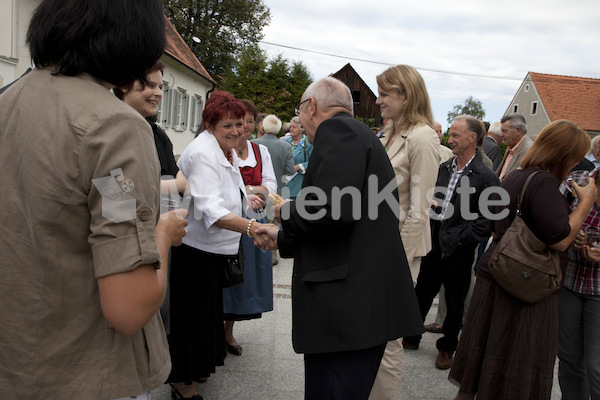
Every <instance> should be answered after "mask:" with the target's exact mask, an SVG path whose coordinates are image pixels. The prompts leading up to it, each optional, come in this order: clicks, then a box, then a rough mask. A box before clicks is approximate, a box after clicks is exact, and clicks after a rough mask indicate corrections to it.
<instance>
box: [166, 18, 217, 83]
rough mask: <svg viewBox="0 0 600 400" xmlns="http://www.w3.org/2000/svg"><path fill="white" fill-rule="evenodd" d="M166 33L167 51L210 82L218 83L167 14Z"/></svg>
mask: <svg viewBox="0 0 600 400" xmlns="http://www.w3.org/2000/svg"><path fill="white" fill-rule="evenodd" d="M165 34H166V36H167V46H166V47H165V53H167V54H168V55H170V56H171V57H173V58H174V59H176V60H177V61H179V62H181V63H182V64H184V65H185V66H186V67H188V68H190V69H191V70H192V71H194V72H196V73H197V74H198V75H201V76H203V77H204V78H206V79H208V81H209V82H211V83H213V84H216V82H215V81H214V80H213V78H212V77H211V76H210V74H209V73H208V72H207V71H206V69H205V68H204V66H203V65H202V63H201V62H200V60H198V57H196V56H195V55H194V53H193V52H192V50H191V49H190V48H189V46H188V45H187V44H186V43H185V41H184V40H183V38H182V37H181V35H180V34H179V32H177V29H175V27H174V26H173V24H172V23H171V21H169V19H168V18H167V17H166V16H165Z"/></svg>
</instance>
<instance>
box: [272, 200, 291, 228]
mask: <svg viewBox="0 0 600 400" xmlns="http://www.w3.org/2000/svg"><path fill="white" fill-rule="evenodd" d="M290 201H292V200H290V199H287V200H285V201H284V202H283V203H280V204H276V205H274V206H273V215H274V217H275V219H276V220H277V222H279V223H281V211H280V210H281V206H283V205H284V204H285V203H289V202H290Z"/></svg>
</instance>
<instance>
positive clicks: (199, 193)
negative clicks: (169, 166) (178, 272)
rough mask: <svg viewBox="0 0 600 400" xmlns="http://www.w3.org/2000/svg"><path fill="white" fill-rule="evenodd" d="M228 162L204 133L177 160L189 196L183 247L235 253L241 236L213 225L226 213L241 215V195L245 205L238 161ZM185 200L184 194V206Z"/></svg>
mask: <svg viewBox="0 0 600 400" xmlns="http://www.w3.org/2000/svg"><path fill="white" fill-rule="evenodd" d="M261 154H262V153H261ZM232 160H233V165H232V164H231V163H229V161H228V160H227V158H226V157H225V155H224V154H223V150H221V147H220V146H219V142H217V139H216V138H215V137H214V135H213V134H212V133H210V132H208V131H204V132H202V133H201V134H200V135H198V137H196V139H194V140H193V141H192V143H190V144H189V145H188V147H187V148H186V149H185V150H184V152H183V154H182V155H181V157H179V161H178V162H177V166H178V167H179V169H180V170H181V172H182V173H183V174H184V175H185V176H186V177H187V178H188V182H189V194H190V195H191V200H190V201H189V205H188V207H187V208H188V211H189V213H190V215H189V216H188V221H189V225H188V226H187V229H188V231H189V234H188V235H187V236H186V237H184V238H183V243H185V244H186V245H188V246H192V247H195V248H197V249H200V250H203V251H206V252H209V253H215V254H226V255H233V254H236V253H237V252H238V247H239V241H240V235H241V234H240V233H238V232H234V231H230V230H228V229H224V228H221V227H219V226H217V225H215V222H217V221H218V220H220V219H221V218H223V217H224V216H225V215H227V214H229V213H232V214H234V215H238V216H241V215H242V196H244V204H247V200H246V198H245V197H246V193H245V186H244V181H243V180H242V176H241V174H240V170H239V165H238V162H239V159H238V158H237V157H235V156H233V159H232ZM186 191H187V190H186ZM188 197H189V196H187V193H186V196H184V203H183V206H184V207H185V202H186V199H187V198H188Z"/></svg>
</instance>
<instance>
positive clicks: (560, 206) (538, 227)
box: [477, 168, 571, 274]
mask: <svg viewBox="0 0 600 400" xmlns="http://www.w3.org/2000/svg"><path fill="white" fill-rule="evenodd" d="M534 170H535V169H534V168H528V169H526V170H521V169H518V170H515V171H513V172H511V173H510V175H507V176H506V178H505V179H504V180H503V181H502V184H501V185H500V186H501V187H502V188H503V189H505V190H506V191H507V192H508V193H509V195H510V204H509V205H508V210H509V214H508V216H507V217H506V218H504V219H501V220H499V221H490V228H491V230H492V232H493V233H494V240H493V242H492V244H491V245H490V247H489V248H488V250H487V251H486V252H485V254H484V255H483V256H482V257H481V260H480V262H479V264H478V266H477V271H478V273H480V272H482V271H485V272H487V273H488V274H489V267H488V265H487V264H488V262H489V259H490V255H491V254H492V252H493V251H494V248H495V247H496V245H497V244H498V242H499V241H500V239H501V238H502V235H504V232H506V230H507V229H508V227H509V226H510V225H511V224H512V222H513V219H514V218H515V213H516V208H517V201H518V197H519V194H520V193H521V188H522V187H523V184H524V183H525V180H526V179H527V177H528V176H529V174H530V173H532V172H533V171H534ZM559 184H560V182H559V181H558V179H556V178H555V177H553V176H552V175H550V174H549V173H548V172H546V171H542V172H540V173H539V174H537V175H535V176H534V177H533V178H532V179H531V182H529V186H527V190H526V191H525V195H524V196H523V203H522V204H521V216H522V217H523V220H524V221H525V223H526V224H527V227H528V228H529V229H531V231H532V232H533V233H534V234H535V236H537V238H538V239H540V240H541V241H542V242H544V243H546V244H547V245H552V244H555V243H558V242H560V241H561V240H563V239H564V238H566V237H567V236H569V233H570V232H571V226H570V225H569V207H568V206H567V202H566V201H565V198H564V197H563V196H562V195H561V194H560V192H559V191H558V185H559ZM505 208H506V206H494V207H492V212H493V213H494V214H496V213H499V212H500V211H502V210H503V209H505ZM565 254H566V253H565ZM565 262H566V257H564V254H561V265H562V264H564V263H565ZM563 269H564V266H563Z"/></svg>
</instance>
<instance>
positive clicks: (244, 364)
mask: <svg viewBox="0 0 600 400" xmlns="http://www.w3.org/2000/svg"><path fill="white" fill-rule="evenodd" d="M291 275H292V260H280V262H279V265H277V266H274V267H273V282H274V297H275V298H274V310H273V311H272V312H269V313H265V314H263V317H262V318H261V319H257V320H252V321H243V322H239V323H236V324H235V329H234V334H235V337H236V339H237V340H238V342H239V343H240V344H241V345H242V347H243V355H242V356H240V357H237V356H233V355H229V354H228V356H227V358H226V359H225V365H224V366H222V367H217V372H216V373H215V374H214V375H212V376H211V377H210V378H209V379H208V381H207V382H206V383H203V384H199V385H198V391H199V393H200V395H202V396H203V397H204V399H205V400H302V399H304V365H303V358H302V356H301V355H298V354H296V353H294V350H293V349H292V340H291V329H292V322H291V291H290V284H291ZM436 312H437V300H436V302H435V303H434V305H433V307H432V309H431V311H430V313H429V315H428V317H427V322H426V323H429V322H431V321H433V320H434V318H435V313H436ZM438 337H439V335H438V334H432V333H425V334H424V335H423V340H422V341H421V346H420V348H419V350H418V351H410V350H406V351H405V357H404V365H403V389H402V395H401V397H400V399H398V400H442V399H443V400H448V399H453V398H454V396H455V395H456V392H457V389H456V387H455V386H454V385H452V384H451V383H450V382H449V381H448V371H441V370H438V369H437V368H435V366H434V362H435V358H436V356H437V350H436V349H435V341H436V340H437V338H438ZM152 394H153V397H152V400H169V399H170V398H171V391H170V388H169V386H167V385H162V386H161V387H159V388H157V389H156V390H154V391H153V392H152ZM559 399H560V390H559V388H558V382H557V381H556V378H555V383H554V387H553V392H552V400H559Z"/></svg>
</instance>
